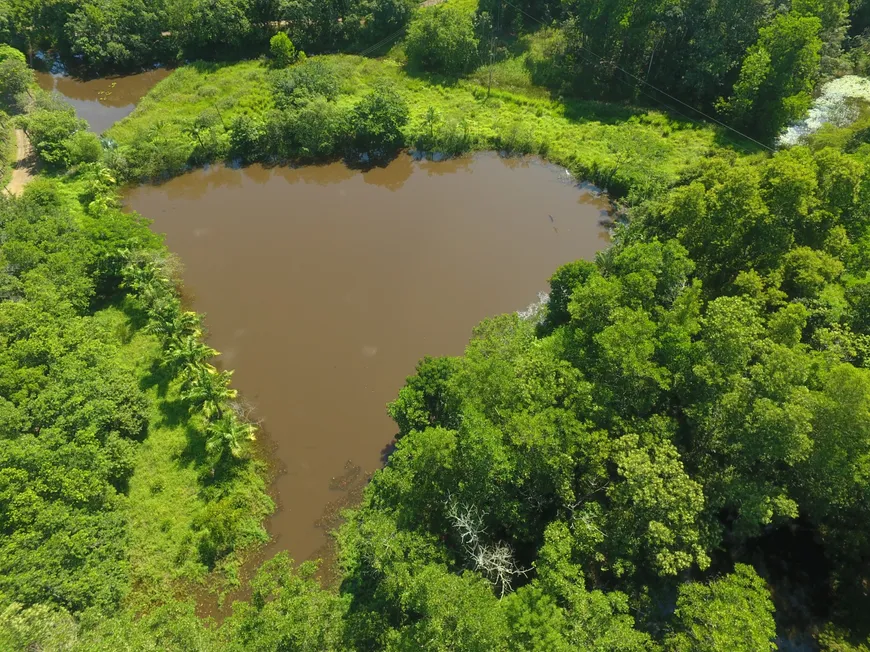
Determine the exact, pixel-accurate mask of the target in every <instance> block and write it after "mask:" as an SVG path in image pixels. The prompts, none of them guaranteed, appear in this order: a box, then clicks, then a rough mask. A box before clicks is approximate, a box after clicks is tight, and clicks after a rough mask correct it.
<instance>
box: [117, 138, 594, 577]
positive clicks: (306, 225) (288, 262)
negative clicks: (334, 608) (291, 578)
mask: <svg viewBox="0 0 870 652" xmlns="http://www.w3.org/2000/svg"><path fill="white" fill-rule="evenodd" d="M126 204H127V206H128V207H129V208H131V209H135V210H136V211H138V212H140V213H141V214H142V215H144V216H145V217H147V218H150V219H151V220H153V226H152V228H153V229H154V230H155V231H157V232H160V233H165V234H166V242H167V244H168V246H169V248H170V250H171V251H173V252H174V253H176V254H178V255H179V256H180V258H181V261H182V263H183V265H184V282H185V287H186V292H187V293H188V295H189V297H190V300H191V302H192V306H193V308H194V309H196V310H198V311H200V312H203V313H205V315H206V328H207V330H208V333H209V336H208V341H209V344H210V345H211V346H213V347H214V348H216V349H218V350H219V351H221V352H222V356H221V358H220V360H221V364H222V365H223V366H224V367H226V368H231V369H235V375H234V377H233V379H234V385H235V386H236V387H237V388H238V389H239V390H240V391H241V393H242V395H243V396H244V397H245V398H246V399H247V400H248V401H250V402H251V403H252V404H253V406H254V409H255V412H256V415H257V417H258V418H260V419H262V423H263V427H264V433H265V435H264V437H265V439H266V440H267V441H268V443H269V445H270V447H271V449H272V451H273V453H274V457H275V459H276V460H277V462H278V465H279V466H280V474H279V475H278V476H277V478H276V480H275V482H274V485H273V496H275V497H276V499H277V501H278V505H279V509H278V511H277V512H276V514H275V515H274V516H273V517H272V518H271V520H270V522H269V524H268V527H269V531H270V533H271V534H272V536H273V542H272V544H271V545H270V546H269V549H270V551H271V552H275V551H277V550H279V549H287V550H289V551H290V554H291V556H293V557H294V558H295V559H297V560H300V561H301V560H304V559H307V558H311V557H320V556H328V553H327V552H326V550H325V549H324V546H325V545H326V544H327V540H328V537H327V535H326V533H327V531H328V530H329V529H330V528H332V527H334V526H335V525H336V523H337V521H336V515H337V512H338V510H339V509H340V508H341V507H343V506H344V505H345V504H348V503H352V502H353V501H354V500H356V498H357V496H358V493H359V491H360V489H361V487H362V486H363V485H364V483H365V480H366V478H367V474H369V473H370V472H371V471H373V470H375V469H376V468H377V467H378V466H380V465H381V464H382V461H383V459H384V457H385V455H386V454H387V452H388V450H389V446H390V443H391V440H392V439H393V436H394V435H395V433H396V426H395V424H394V423H393V422H392V421H391V420H390V419H389V417H388V416H387V414H386V409H385V406H386V403H387V402H388V401H391V400H393V399H394V398H395V397H396V394H397V393H398V391H399V389H400V388H401V387H402V385H403V384H404V380H405V377H406V376H408V375H409V374H412V373H413V372H414V367H415V364H416V363H417V361H418V360H419V359H420V358H421V357H423V356H424V355H433V356H440V355H459V354H461V353H462V352H463V349H464V347H465V345H466V343H467V342H468V339H469V336H470V334H471V329H472V328H473V327H474V326H475V325H476V324H477V323H478V322H479V321H480V320H482V319H484V318H486V317H488V316H492V315H496V314H499V313H505V312H512V311H517V310H521V309H524V308H526V307H527V306H529V305H530V304H531V303H533V302H535V301H536V300H537V298H538V295H539V292H541V291H542V290H546V289H547V279H548V278H549V276H550V275H551V274H552V273H553V272H554V271H555V269H556V267H558V266H559V265H560V264H562V263H566V262H568V261H571V260H576V259H578V258H586V259H591V258H592V257H593V256H594V255H595V252H596V251H598V250H599V249H602V248H604V247H606V246H607V243H608V239H609V236H608V230H607V226H606V220H607V208H608V203H607V201H606V200H605V199H604V198H602V197H601V196H599V195H598V194H597V193H595V192H594V189H590V188H584V187H580V186H578V185H577V184H576V182H574V181H573V180H572V179H570V177H568V176H567V174H566V172H565V170H564V169H561V168H555V167H553V166H550V165H546V164H543V163H540V162H538V161H534V160H516V159H502V158H500V157H498V156H497V155H495V154H481V155H476V156H473V157H467V158H462V159H456V160H449V161H444V162H437V163H436V162H431V161H416V160H414V159H413V158H411V157H410V156H407V155H402V156H400V157H399V158H397V159H396V160H394V161H393V162H392V163H390V165H389V166H387V167H385V168H376V169H373V170H370V171H367V172H359V171H354V170H351V169H348V168H347V167H345V166H344V165H342V164H339V163H335V164H331V165H325V166H315V167H305V168H298V169H291V168H273V169H266V168H263V167H261V166H251V167H247V168H243V169H231V168H225V167H212V168H210V169H205V170H198V171H194V172H191V173H189V174H186V175H184V176H181V177H178V178H175V179H173V180H171V181H169V182H167V183H164V184H162V185H158V186H141V187H138V188H134V189H131V190H130V191H129V192H128V193H127V196H126ZM267 552H268V551H267Z"/></svg>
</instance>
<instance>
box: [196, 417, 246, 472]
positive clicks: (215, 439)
mask: <svg viewBox="0 0 870 652" xmlns="http://www.w3.org/2000/svg"><path fill="white" fill-rule="evenodd" d="M206 432H207V434H208V438H207V439H206V441H205V450H206V452H207V453H208V455H209V457H211V459H213V460H214V461H215V462H217V461H220V459H221V458H222V457H223V456H224V455H225V454H226V453H229V454H230V455H232V456H233V457H235V458H239V457H241V456H242V453H243V451H244V443H245V442H247V441H254V439H255V433H256V428H255V427H254V426H253V425H251V424H250V423H244V422H243V421H239V420H238V419H237V418H236V416H235V415H234V414H233V413H232V412H230V413H228V414H227V415H226V416H224V417H222V418H220V419H218V420H217V421H213V422H211V423H210V424H209V425H208V429H207V431H206Z"/></svg>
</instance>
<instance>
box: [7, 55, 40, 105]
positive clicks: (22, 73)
mask: <svg viewBox="0 0 870 652" xmlns="http://www.w3.org/2000/svg"><path fill="white" fill-rule="evenodd" d="M15 51H16V52H17V50H15ZM32 81H33V72H32V71H31V70H30V68H28V67H27V64H26V63H24V61H22V60H20V59H18V58H16V57H14V56H11V57H8V58H6V59H3V60H2V61H0V96H2V98H3V101H4V102H6V103H7V104H11V103H12V102H14V101H15V97H16V96H17V95H18V94H19V93H23V92H25V91H26V90H27V87H28V86H29V85H30V84H31V82H32Z"/></svg>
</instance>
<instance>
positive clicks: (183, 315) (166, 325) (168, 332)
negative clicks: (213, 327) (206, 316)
mask: <svg viewBox="0 0 870 652" xmlns="http://www.w3.org/2000/svg"><path fill="white" fill-rule="evenodd" d="M154 316H155V319H154V320H153V321H152V322H151V323H149V324H148V330H149V332H151V333H154V334H155V335H159V336H161V337H164V338H171V339H176V340H177V339H181V338H183V337H187V336H188V335H195V336H197V337H199V335H200V334H201V332H200V325H201V322H202V319H201V317H200V316H199V315H197V314H196V313H195V312H189V311H182V310H181V302H178V303H177V305H176V306H175V309H174V310H171V311H170V310H167V311H165V312H163V311H159V312H158V311H155V315H154ZM156 317H159V319H158V318H156Z"/></svg>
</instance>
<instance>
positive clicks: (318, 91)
mask: <svg viewBox="0 0 870 652" xmlns="http://www.w3.org/2000/svg"><path fill="white" fill-rule="evenodd" d="M340 88H341V83H340V80H339V77H338V75H337V74H336V72H335V70H334V68H333V67H332V66H330V65H328V64H326V63H324V62H323V60H321V59H310V60H306V61H305V62H304V63H300V64H299V65H298V66H294V67H293V68H288V69H286V70H280V71H276V72H275V73H273V75H272V90H273V93H274V96H275V104H276V105H277V106H279V107H282V108H286V107H288V106H293V105H299V104H303V103H305V102H307V101H309V100H311V99H312V98H313V97H315V96H317V95H322V96H323V97H325V98H326V99H328V100H334V99H335V98H336V97H338V92H339V90H340Z"/></svg>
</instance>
